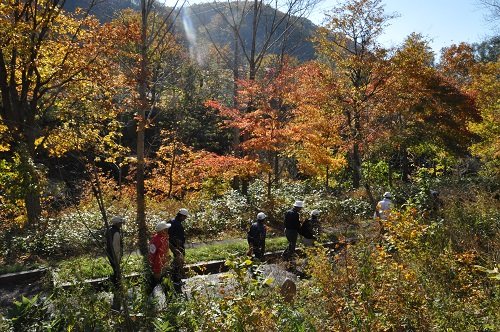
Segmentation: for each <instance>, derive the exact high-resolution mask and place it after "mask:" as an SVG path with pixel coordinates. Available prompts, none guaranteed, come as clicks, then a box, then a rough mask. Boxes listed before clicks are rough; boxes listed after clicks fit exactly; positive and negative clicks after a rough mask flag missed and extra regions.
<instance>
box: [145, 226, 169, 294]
mask: <svg viewBox="0 0 500 332" xmlns="http://www.w3.org/2000/svg"><path fill="white" fill-rule="evenodd" d="M170 226H171V225H170V224H167V223H166V222H164V221H162V222H159V223H158V224H157V225H156V234H155V235H154V236H153V237H152V238H151V241H150V242H149V263H150V264H151V270H152V272H153V280H152V284H151V290H153V289H154V288H155V287H156V285H158V284H159V283H160V282H161V280H162V278H163V275H164V272H165V271H164V270H165V267H167V266H168V262H169V260H170V252H169V247H168V229H169V228H170Z"/></svg>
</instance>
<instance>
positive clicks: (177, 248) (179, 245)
mask: <svg viewBox="0 0 500 332" xmlns="http://www.w3.org/2000/svg"><path fill="white" fill-rule="evenodd" d="M188 216H189V212H188V210H186V209H184V208H182V209H180V210H179V212H177V215H176V216H175V218H174V219H172V220H171V221H170V224H171V225H172V227H170V228H169V230H168V235H169V237H170V250H171V251H172V254H173V255H174V259H173V260H172V282H173V283H174V287H176V290H179V289H180V287H179V286H181V285H182V278H183V277H184V255H185V253H186V250H185V248H184V245H185V242H186V235H185V233H184V226H183V225H182V222H183V221H184V220H186V218H187V217H188Z"/></svg>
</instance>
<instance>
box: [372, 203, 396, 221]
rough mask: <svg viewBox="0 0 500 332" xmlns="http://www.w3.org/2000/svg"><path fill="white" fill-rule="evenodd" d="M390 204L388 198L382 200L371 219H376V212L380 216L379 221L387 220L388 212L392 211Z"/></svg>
mask: <svg viewBox="0 0 500 332" xmlns="http://www.w3.org/2000/svg"><path fill="white" fill-rule="evenodd" d="M392 205H393V204H392V202H391V200H390V199H389V198H384V199H383V200H381V201H380V202H378V203H377V207H376V211H375V214H374V215H373V218H376V217H377V211H378V213H379V215H380V219H382V220H387V217H388V216H389V214H390V210H391V209H392Z"/></svg>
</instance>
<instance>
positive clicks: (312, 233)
mask: <svg viewBox="0 0 500 332" xmlns="http://www.w3.org/2000/svg"><path fill="white" fill-rule="evenodd" d="M318 217H319V210H312V211H311V217H310V218H308V219H306V220H305V221H304V222H303V223H302V226H301V227H300V234H301V235H302V242H303V243H304V245H305V246H306V247H312V246H313V245H314V241H317V240H318V236H319V220H318Z"/></svg>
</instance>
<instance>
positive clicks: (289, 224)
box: [282, 201, 304, 260]
mask: <svg viewBox="0 0 500 332" xmlns="http://www.w3.org/2000/svg"><path fill="white" fill-rule="evenodd" d="M303 207H304V202H303V201H295V203H294V204H293V208H292V209H291V210H288V211H287V212H286V213H285V236H286V239H287V240H288V247H287V248H286V249H285V251H284V252H283V255H282V256H283V258H284V259H287V260H288V259H290V258H292V256H293V255H294V254H295V246H296V245H297V236H298V235H299V230H300V215H299V212H300V210H302V208H303Z"/></svg>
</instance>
